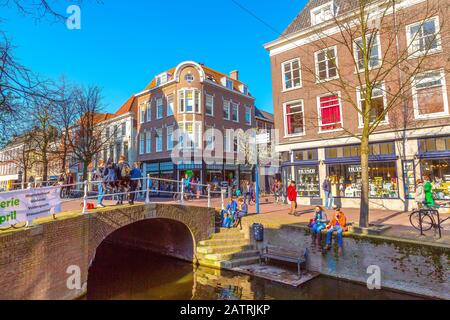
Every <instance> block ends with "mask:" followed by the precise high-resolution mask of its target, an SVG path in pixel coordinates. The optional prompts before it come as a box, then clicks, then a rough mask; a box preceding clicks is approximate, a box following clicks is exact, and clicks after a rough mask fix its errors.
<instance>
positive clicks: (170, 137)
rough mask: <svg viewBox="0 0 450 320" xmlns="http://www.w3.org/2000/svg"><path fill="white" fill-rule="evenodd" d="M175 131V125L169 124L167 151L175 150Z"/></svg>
mask: <svg viewBox="0 0 450 320" xmlns="http://www.w3.org/2000/svg"><path fill="white" fill-rule="evenodd" d="M169 133H170V134H169ZM173 133H174V126H173V125H171V126H167V129H166V149H167V151H172V150H173Z"/></svg>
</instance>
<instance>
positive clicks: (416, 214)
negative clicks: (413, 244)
mask: <svg viewBox="0 0 450 320" xmlns="http://www.w3.org/2000/svg"><path fill="white" fill-rule="evenodd" d="M449 207H450V202H447V203H441V204H438V203H436V206H435V207H429V206H427V204H426V203H425V202H424V207H423V208H421V209H419V210H416V211H413V212H412V213H411V214H410V215H409V222H410V223H411V225H412V226H413V227H414V228H415V229H417V230H419V231H420V235H424V232H427V231H429V230H431V229H434V232H435V234H437V233H438V234H439V238H442V229H443V227H442V225H443V224H444V223H445V222H446V221H447V220H449V219H450V217H447V218H445V219H441V216H440V213H439V209H441V208H449Z"/></svg>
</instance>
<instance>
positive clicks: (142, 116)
mask: <svg viewBox="0 0 450 320" xmlns="http://www.w3.org/2000/svg"><path fill="white" fill-rule="evenodd" d="M146 108H147V107H146V104H145V103H142V104H141V105H140V106H139V109H140V119H139V120H140V123H141V124H143V123H145V111H146ZM108 135H109V134H108Z"/></svg>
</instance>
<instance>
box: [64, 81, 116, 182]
mask: <svg viewBox="0 0 450 320" xmlns="http://www.w3.org/2000/svg"><path fill="white" fill-rule="evenodd" d="M101 100H102V96H101V89H100V88H99V87H97V86H90V87H87V88H78V89H76V90H75V93H74V101H75V108H76V116H77V121H76V124H75V125H74V126H73V127H72V128H71V130H70V134H69V135H68V139H69V144H70V152H71V153H72V154H73V155H74V157H75V159H76V160H77V161H78V162H79V163H82V164H83V180H87V178H88V171H89V165H90V164H91V163H92V161H93V160H94V159H95V156H96V155H98V154H100V153H101V152H103V151H104V150H105V149H106V148H107V147H108V145H109V143H110V140H111V139H112V137H114V136H115V135H116V132H114V130H117V129H114V130H112V131H111V130H110V128H109V126H108V125H107V124H105V123H104V120H106V114H104V113H102V110H103V107H102V102H101Z"/></svg>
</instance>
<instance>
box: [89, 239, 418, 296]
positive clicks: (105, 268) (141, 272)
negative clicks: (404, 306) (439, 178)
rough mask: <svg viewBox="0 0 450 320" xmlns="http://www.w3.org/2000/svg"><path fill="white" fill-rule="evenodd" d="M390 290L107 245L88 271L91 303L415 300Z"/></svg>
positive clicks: (98, 252) (103, 246)
mask: <svg viewBox="0 0 450 320" xmlns="http://www.w3.org/2000/svg"><path fill="white" fill-rule="evenodd" d="M414 298H415V297H413V296H409V295H405V294H399V293H396V292H391V291H387V290H382V291H369V290H368V289H367V288H366V287H365V286H363V285H359V284H355V283H351V282H346V281H340V280H335V279H330V278H326V277H319V278H316V279H315V280H313V281H310V282H308V283H306V284H305V285H303V286H301V287H299V288H294V287H290V286H285V285H281V284H278V283H274V282H271V281H267V280H263V279H259V278H254V277H250V276H246V275H241V274H236V273H232V272H225V271H220V270H215V269H209V268H204V267H199V268H196V267H194V266H192V264H189V263H186V262H183V261H179V260H175V259H172V258H168V257H163V256H160V255H156V254H153V253H148V252H143V251H139V250H133V249H129V248H122V247H118V246H117V245H112V244H106V243H104V244H103V245H102V246H101V247H100V248H99V250H98V251H97V254H96V259H95V262H94V264H93V266H92V267H91V269H90V270H89V280H88V294H87V299H89V300H97V299H109V300H113V299H114V300H115V299H123V300H191V299H194V300H253V299H257V300H263V299H267V300H271V299H277V300H278V299H281V300H310V299H314V300H317V299H351V300H356V299H414Z"/></svg>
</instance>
